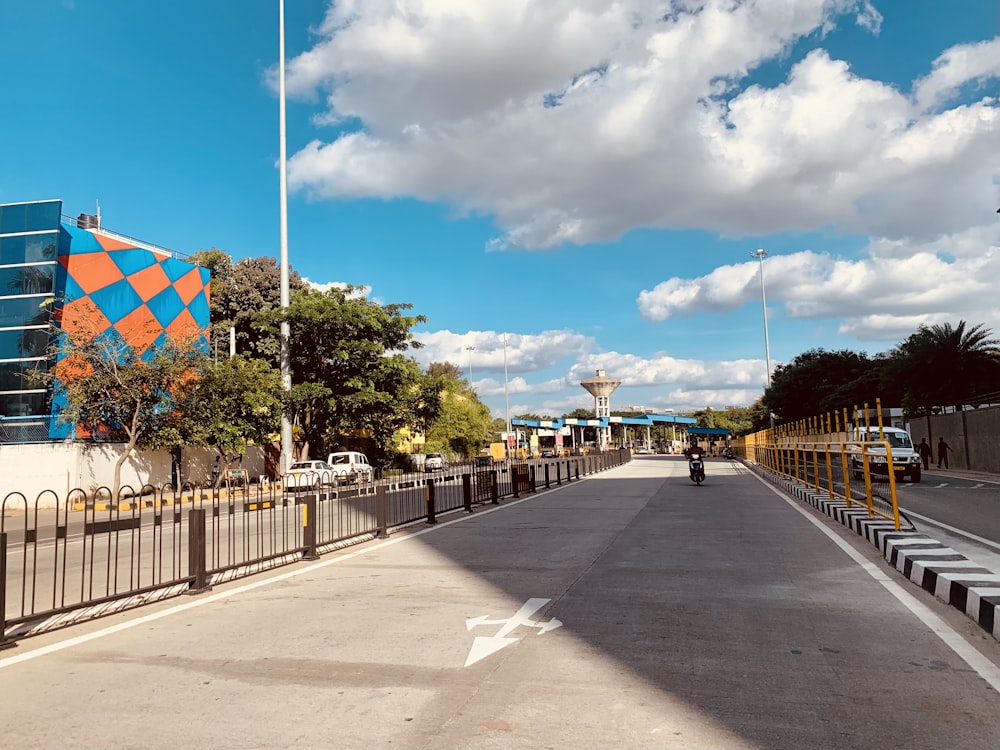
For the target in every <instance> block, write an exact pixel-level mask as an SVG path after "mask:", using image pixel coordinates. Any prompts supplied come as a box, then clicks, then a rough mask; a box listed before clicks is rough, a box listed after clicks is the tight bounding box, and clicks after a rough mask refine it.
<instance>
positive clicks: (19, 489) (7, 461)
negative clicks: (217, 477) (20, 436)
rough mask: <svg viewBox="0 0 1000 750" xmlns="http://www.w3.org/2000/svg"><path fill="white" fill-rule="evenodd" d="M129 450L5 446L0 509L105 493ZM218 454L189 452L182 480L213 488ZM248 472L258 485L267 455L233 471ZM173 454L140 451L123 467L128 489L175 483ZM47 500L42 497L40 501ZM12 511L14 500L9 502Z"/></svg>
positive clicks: (0, 454) (253, 456)
mask: <svg viewBox="0 0 1000 750" xmlns="http://www.w3.org/2000/svg"><path fill="white" fill-rule="evenodd" d="M124 449H125V445H124V444H123V443H71V442H67V443H39V444H30V445H0V503H3V501H4V498H6V497H8V496H9V495H10V494H11V493H20V494H22V495H24V497H25V498H26V499H27V500H28V502H29V504H30V505H31V506H32V507H33V506H34V503H35V499H36V498H39V507H54V506H55V504H56V496H58V498H59V499H60V500H63V499H65V498H66V496H67V495H68V494H69V492H70V491H72V490H78V489H79V490H83V491H84V492H86V493H87V494H88V495H91V494H92V493H93V492H94V490H96V489H97V488H99V487H107V488H110V487H112V485H113V484H114V478H115V462H117V461H118V458H119V457H120V456H121V455H122V452H123V451H124ZM215 456H216V453H215V451H213V450H210V449H208V448H183V449H182V451H181V478H182V480H183V481H184V482H191V483H195V484H202V485H205V484H208V483H209V482H210V481H211V476H212V465H213V464H214V462H215ZM236 467H239V468H242V469H246V470H247V474H248V475H249V476H250V477H251V479H254V478H256V477H258V476H260V475H261V474H263V473H264V449H263V448H262V447H261V446H251V447H250V448H248V449H247V455H246V456H245V457H244V458H243V460H242V461H241V462H237V463H236V464H234V466H233V468H236ZM170 469H171V461H170V451H169V450H166V449H161V450H150V451H136V452H134V453H133V454H132V456H130V457H129V459H128V461H126V462H125V464H124V465H123V466H122V476H121V482H122V487H123V488H124V487H127V486H130V487H132V488H133V489H135V490H138V489H139V488H140V487H142V486H143V485H146V484H152V485H154V486H156V487H157V488H159V487H161V486H163V485H164V484H167V483H169V482H170V481H171V477H170ZM40 496H41V497H40ZM7 506H8V509H11V508H13V507H14V500H9V501H8V502H7Z"/></svg>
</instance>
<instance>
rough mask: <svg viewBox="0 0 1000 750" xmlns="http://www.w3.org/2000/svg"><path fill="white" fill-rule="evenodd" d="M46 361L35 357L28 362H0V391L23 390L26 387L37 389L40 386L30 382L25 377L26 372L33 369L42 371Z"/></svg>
mask: <svg viewBox="0 0 1000 750" xmlns="http://www.w3.org/2000/svg"><path fill="white" fill-rule="evenodd" d="M45 367H46V362H45V360H44V359H37V360H33V361H28V362H0V391H23V390H26V389H37V388H41V387H42V386H40V385H38V384H37V383H32V382H31V381H29V380H28V379H27V378H26V377H25V374H26V373H30V372H33V371H35V370H42V371H44V370H45Z"/></svg>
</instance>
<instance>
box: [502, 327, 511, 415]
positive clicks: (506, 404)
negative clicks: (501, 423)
mask: <svg viewBox="0 0 1000 750" xmlns="http://www.w3.org/2000/svg"><path fill="white" fill-rule="evenodd" d="M503 402H504V415H505V418H506V421H507V434H508V435H510V394H509V393H508V392H507V334H506V333H505V334H504V335H503Z"/></svg>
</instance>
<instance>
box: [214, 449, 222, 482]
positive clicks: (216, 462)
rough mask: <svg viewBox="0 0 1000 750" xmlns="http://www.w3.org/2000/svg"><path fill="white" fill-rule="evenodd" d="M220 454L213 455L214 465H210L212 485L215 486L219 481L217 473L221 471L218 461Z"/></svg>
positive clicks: (220, 457)
mask: <svg viewBox="0 0 1000 750" xmlns="http://www.w3.org/2000/svg"><path fill="white" fill-rule="evenodd" d="M221 459H222V456H216V457H215V465H214V466H213V467H212V486H213V487H215V486H216V485H217V484H218V483H219V474H221V473H222V465H221V464H220V463H219V462H220V461H221Z"/></svg>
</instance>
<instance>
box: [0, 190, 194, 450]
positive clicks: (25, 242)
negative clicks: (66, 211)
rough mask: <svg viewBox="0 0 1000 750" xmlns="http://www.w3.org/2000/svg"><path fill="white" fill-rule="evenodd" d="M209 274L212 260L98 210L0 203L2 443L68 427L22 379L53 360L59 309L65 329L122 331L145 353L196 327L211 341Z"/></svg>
mask: <svg viewBox="0 0 1000 750" xmlns="http://www.w3.org/2000/svg"><path fill="white" fill-rule="evenodd" d="M209 281H210V274H209V271H208V269H206V268H201V267H199V266H197V265H195V264H193V263H189V262H187V261H184V260H181V259H180V258H178V257H176V256H175V254H174V253H171V252H170V251H169V250H166V249H164V248H161V247H157V246H155V245H151V244H149V243H146V242H142V241H140V240H136V239H133V238H131V237H126V236H124V235H121V234H117V233H115V232H111V231H108V230H105V229H104V228H103V227H102V226H101V218H100V215H99V214H98V215H96V216H92V215H89V214H80V215H79V217H78V218H77V219H72V218H70V217H66V216H63V215H62V201H59V200H47V201H37V202H32V203H8V204H0V442H34V441H45V440H59V439H63V438H65V437H67V436H69V435H71V434H72V426H71V425H67V424H64V423H59V422H58V420H56V419H55V417H56V416H57V414H58V404H54V403H53V399H52V394H51V393H48V392H46V390H45V389H39V388H33V387H31V384H30V383H28V382H26V380H25V378H24V374H25V373H27V372H29V371H31V370H37V369H44V368H48V367H50V366H51V364H52V363H51V362H49V360H48V356H47V355H48V346H49V331H50V328H49V326H50V323H51V322H52V316H53V315H54V316H55V319H56V320H58V321H59V325H60V326H61V327H62V328H64V329H66V330H72V329H73V328H75V327H82V326H86V327H87V328H88V329H89V330H92V331H94V332H95V334H104V333H108V332H110V333H112V334H113V335H118V336H121V337H122V339H124V340H125V341H127V342H128V343H129V344H131V345H132V346H133V347H134V348H135V349H136V350H137V351H138V352H139V353H140V354H142V353H145V352H147V351H149V350H150V347H152V346H154V345H155V344H158V343H162V342H163V341H164V340H165V338H166V337H172V338H180V337H184V336H188V335H191V334H195V335H197V336H200V343H201V345H203V346H205V347H207V345H208V341H207V329H208V325H209ZM49 300H55V304H54V305H53V306H52V307H53V308H54V312H50V310H49V307H46V306H44V303H45V302H47V301H49Z"/></svg>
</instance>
